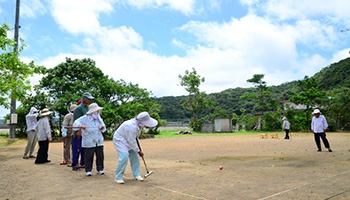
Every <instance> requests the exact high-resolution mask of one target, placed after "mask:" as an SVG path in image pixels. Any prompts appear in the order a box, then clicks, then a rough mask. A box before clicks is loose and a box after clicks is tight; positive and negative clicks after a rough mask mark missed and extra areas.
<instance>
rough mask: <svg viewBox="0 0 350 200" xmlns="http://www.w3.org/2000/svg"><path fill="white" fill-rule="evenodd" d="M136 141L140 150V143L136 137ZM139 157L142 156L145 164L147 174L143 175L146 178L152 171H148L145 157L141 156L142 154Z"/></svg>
mask: <svg viewBox="0 0 350 200" xmlns="http://www.w3.org/2000/svg"><path fill="white" fill-rule="evenodd" d="M136 142H137V145H138V146H139V149H140V151H142V150H141V146H140V143H139V140H138V139H137V138H136ZM141 158H142V160H143V163H144V164H145V168H146V171H147V174H145V175H144V177H145V178H147V177H148V176H149V175H151V174H153V171H148V167H147V165H146V161H145V159H144V158H143V156H141Z"/></svg>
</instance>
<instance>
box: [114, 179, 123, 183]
mask: <svg viewBox="0 0 350 200" xmlns="http://www.w3.org/2000/svg"><path fill="white" fill-rule="evenodd" d="M114 180H115V182H117V183H119V184H124V181H123V179H121V180H118V179H114Z"/></svg>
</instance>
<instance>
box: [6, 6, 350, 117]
mask: <svg viewBox="0 0 350 200" xmlns="http://www.w3.org/2000/svg"><path fill="white" fill-rule="evenodd" d="M15 8H16V1H15V0H0V22H1V24H3V23H6V24H8V25H10V26H11V27H14V24H15ZM349 8H350V1H347V0H332V1H329V0H293V1H291V0H176V1H175V0H22V1H21V5H20V26H21V28H20V30H19V36H20V38H23V39H24V43H25V44H26V45H27V47H26V48H25V49H24V51H23V52H22V53H21V55H20V57H21V60H22V61H25V62H30V61H34V62H35V64H37V65H43V66H45V67H47V68H53V67H55V66H57V65H59V64H60V63H63V62H65V58H66V57H69V58H72V59H83V58H91V59H93V60H94V61H95V62H96V66H97V67H98V68H100V69H101V70H102V72H103V73H104V74H105V75H108V76H109V77H110V78H113V79H114V80H120V79H122V80H124V81H126V82H131V83H133V84H138V85H139V87H140V88H145V89H147V90H148V91H150V92H152V97H163V96H181V95H187V92H186V90H185V89H184V88H183V87H182V86H180V80H179V77H178V76H179V75H184V74H185V71H186V70H188V71H192V69H193V68H194V69H195V70H196V71H197V73H198V75H200V76H201V77H204V78H205V82H204V83H202V84H201V85H200V87H199V89H200V91H202V92H205V93H207V94H210V93H218V92H221V91H224V90H226V89H229V88H237V87H243V88H247V87H253V85H252V84H251V83H249V82H247V80H248V79H250V78H252V77H253V75H254V74H264V75H265V77H264V79H263V80H264V81H266V83H267V85H268V86H273V85H280V84H282V83H285V82H290V81H295V80H302V79H303V78H304V77H305V76H313V75H314V74H315V73H317V72H319V71H320V70H321V69H322V68H324V67H327V66H329V65H330V64H332V63H335V62H338V61H340V60H343V59H345V58H347V57H349V56H350V54H349V53H350V29H348V28H349V27H350V12H349ZM347 30H348V31H347ZM13 35H14V33H13V30H12V32H9V33H8V37H11V38H13ZM40 78H41V77H38V76H35V77H32V78H31V82H32V84H33V85H35V84H37V83H38V82H39V80H40ZM0 109H2V108H0ZM2 110H3V109H2ZM7 113H8V112H7ZM7 113H6V114H7ZM1 116H2V114H1V111H0V117H1Z"/></svg>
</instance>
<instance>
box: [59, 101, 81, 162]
mask: <svg viewBox="0 0 350 200" xmlns="http://www.w3.org/2000/svg"><path fill="white" fill-rule="evenodd" d="M76 107H77V105H76V104H72V105H71V106H70V107H69V113H68V114H66V115H65V116H64V118H63V123H62V126H63V129H62V130H63V132H62V136H63V162H61V163H60V165H68V164H71V163H72V161H71V145H72V138H73V130H72V128H71V127H69V126H73V122H74V116H73V112H74V110H75V108H76ZM67 126H68V128H67ZM64 133H65V134H64Z"/></svg>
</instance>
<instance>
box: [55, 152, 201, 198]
mask: <svg viewBox="0 0 350 200" xmlns="http://www.w3.org/2000/svg"><path fill="white" fill-rule="evenodd" d="M50 156H54V157H57V158H62V155H60V156H59V155H57V154H54V153H50ZM104 171H105V173H107V174H112V175H114V172H111V171H107V170H104ZM123 177H124V178H126V179H131V178H130V177H127V176H123ZM145 184H147V185H150V186H152V187H155V188H159V189H162V190H165V191H168V192H173V193H177V194H181V195H183V196H187V197H192V198H195V199H201V200H206V198H203V197H197V196H194V195H191V194H187V193H183V192H178V191H175V190H171V189H168V188H165V187H161V186H157V185H153V184H149V183H145Z"/></svg>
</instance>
